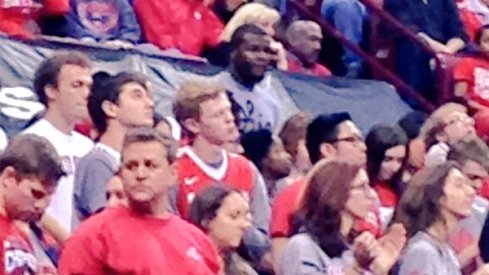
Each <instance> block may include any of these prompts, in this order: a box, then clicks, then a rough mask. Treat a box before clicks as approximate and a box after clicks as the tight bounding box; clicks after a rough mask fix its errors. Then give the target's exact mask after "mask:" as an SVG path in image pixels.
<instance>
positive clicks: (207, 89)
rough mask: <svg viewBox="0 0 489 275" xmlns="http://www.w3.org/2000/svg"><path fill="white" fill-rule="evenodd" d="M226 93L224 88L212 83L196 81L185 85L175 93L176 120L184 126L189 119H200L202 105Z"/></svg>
mask: <svg viewBox="0 0 489 275" xmlns="http://www.w3.org/2000/svg"><path fill="white" fill-rule="evenodd" d="M225 91H226V90H225V89H224V88H222V87H220V86H219V85H217V84H215V83H214V82H211V81H199V82H197V81H195V82H187V83H185V84H183V85H182V87H180V89H178V91H177V92H176V93H175V98H174V101H173V114H174V115H175V118H176V120H177V121H178V122H179V123H180V124H181V125H182V126H184V123H183V122H184V121H185V120H187V119H189V118H194V119H199V118H200V114H201V109H200V104H201V103H202V102H205V101H207V100H211V99H214V98H217V97H218V96H219V95H220V94H222V93H225ZM184 128H185V127H184Z"/></svg>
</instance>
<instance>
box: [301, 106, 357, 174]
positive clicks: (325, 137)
mask: <svg viewBox="0 0 489 275" xmlns="http://www.w3.org/2000/svg"><path fill="white" fill-rule="evenodd" d="M347 120H351V117H350V115H349V114H348V113H344V112H343V113H332V114H322V115H319V116H317V117H316V118H315V119H314V120H313V121H312V122H311V123H310V124H309V126H307V132H306V147H307V151H308V152H309V158H310V159H311V162H312V163H313V164H314V163H316V162H317V161H319V160H320V159H321V152H320V147H321V144H322V143H324V142H333V141H335V140H336V139H337V138H338V125H339V124H341V123H342V122H345V121H347Z"/></svg>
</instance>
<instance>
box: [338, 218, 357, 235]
mask: <svg viewBox="0 0 489 275" xmlns="http://www.w3.org/2000/svg"><path fill="white" fill-rule="evenodd" d="M353 222H354V218H353V216H352V215H351V214H350V213H347V212H343V213H342V214H341V225H340V233H341V235H342V236H343V237H345V238H347V237H348V235H349V234H350V232H351V230H352V228H353Z"/></svg>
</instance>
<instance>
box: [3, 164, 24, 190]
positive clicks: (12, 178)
mask: <svg viewBox="0 0 489 275" xmlns="http://www.w3.org/2000/svg"><path fill="white" fill-rule="evenodd" d="M18 178H19V175H18V173H17V171H15V168H13V167H12V166H7V167H5V169H3V172H2V173H1V174H0V180H1V184H2V186H3V187H7V186H12V185H16V184H18V182H19V180H18Z"/></svg>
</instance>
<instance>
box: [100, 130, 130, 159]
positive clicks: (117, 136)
mask: <svg viewBox="0 0 489 275" xmlns="http://www.w3.org/2000/svg"><path fill="white" fill-rule="evenodd" d="M126 132H127V131H126V129H125V128H124V127H123V126H121V125H114V124H110V125H108V126H107V130H106V131H105V133H103V134H102V135H101V136H100V140H99V142H100V143H102V144H104V145H107V146H109V147H110V148H112V149H114V150H116V151H117V152H121V151H122V144H123V143H124V138H125V135H126Z"/></svg>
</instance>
